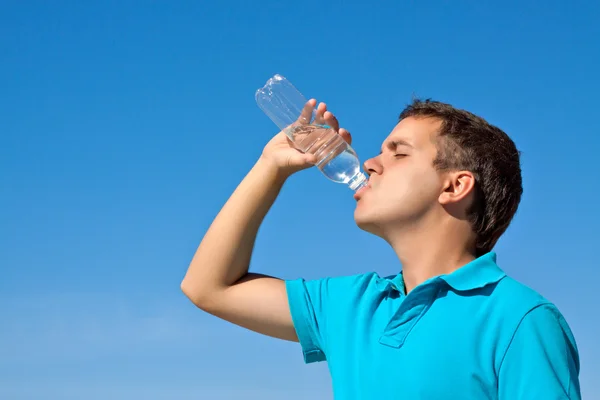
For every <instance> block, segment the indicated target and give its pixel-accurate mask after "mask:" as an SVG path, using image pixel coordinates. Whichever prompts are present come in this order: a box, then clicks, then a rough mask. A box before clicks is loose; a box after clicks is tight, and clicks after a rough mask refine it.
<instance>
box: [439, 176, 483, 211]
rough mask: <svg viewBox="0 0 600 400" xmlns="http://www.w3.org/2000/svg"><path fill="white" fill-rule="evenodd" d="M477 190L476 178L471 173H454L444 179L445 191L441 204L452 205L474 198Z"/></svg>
mask: <svg viewBox="0 0 600 400" xmlns="http://www.w3.org/2000/svg"><path fill="white" fill-rule="evenodd" d="M474 189H475V176H474V175H473V173H472V172H470V171H452V172H448V173H447V174H446V176H445V177H444V186H443V191H442V193H440V197H439V202H440V204H442V205H452V204H456V203H459V202H461V201H463V199H465V198H467V197H470V196H472V193H473V191H474Z"/></svg>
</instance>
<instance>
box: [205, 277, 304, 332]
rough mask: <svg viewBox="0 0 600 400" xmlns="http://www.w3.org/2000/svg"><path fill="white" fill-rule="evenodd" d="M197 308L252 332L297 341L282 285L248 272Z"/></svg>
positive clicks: (279, 281)
mask: <svg viewBox="0 0 600 400" xmlns="http://www.w3.org/2000/svg"><path fill="white" fill-rule="evenodd" d="M201 308H202V309H203V310H204V311H206V312H208V313H210V314H212V315H215V316H217V317H219V318H221V319H224V320H226V321H228V322H231V323H233V324H236V325H239V326H241V327H244V328H246V329H250V330H252V331H254V332H258V333H261V334H264V335H268V336H272V337H276V338H279V339H284V340H290V341H298V338H297V336H296V331H295V329H294V325H293V323H292V317H291V315H290V308H289V305H288V300H287V293H286V287H285V282H284V281H283V280H281V279H278V278H273V277H270V276H266V275H260V274H252V273H249V274H247V275H246V276H244V277H243V278H242V279H240V280H239V281H238V282H236V283H235V284H233V285H232V286H230V287H228V288H226V289H224V290H222V291H220V292H218V293H216V294H214V295H211V296H210V301H206V302H204V303H203V304H202V305H201Z"/></svg>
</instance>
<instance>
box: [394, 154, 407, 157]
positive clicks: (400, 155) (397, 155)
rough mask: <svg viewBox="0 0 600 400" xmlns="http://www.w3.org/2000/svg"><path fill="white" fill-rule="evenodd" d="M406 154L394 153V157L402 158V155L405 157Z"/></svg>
mask: <svg viewBox="0 0 600 400" xmlns="http://www.w3.org/2000/svg"><path fill="white" fill-rule="evenodd" d="M407 155H408V154H394V157H396V158H402V157H406V156H407Z"/></svg>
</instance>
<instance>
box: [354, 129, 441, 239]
mask: <svg viewBox="0 0 600 400" xmlns="http://www.w3.org/2000/svg"><path fill="white" fill-rule="evenodd" d="M440 127H441V121H439V120H437V119H433V118H413V117H409V118H406V119H404V120H402V121H400V123H398V125H396V127H395V128H394V130H393V131H392V132H391V134H390V135H389V136H388V137H387V138H386V140H385V141H384V142H383V145H382V148H381V154H379V155H378V156H377V157H374V158H371V159H369V160H367V161H366V162H365V170H366V171H367V173H368V174H369V175H370V178H369V184H368V186H367V188H365V189H362V190H360V191H358V192H357V193H356V195H355V198H356V199H357V205H356V210H355V212H354V218H355V221H356V223H357V225H358V226H359V227H360V228H361V229H364V230H366V231H368V232H371V233H374V234H376V235H378V236H386V233H387V232H388V231H389V229H390V228H393V227H394V226H407V225H410V224H414V223H415V222H418V221H420V220H421V219H422V217H423V216H425V215H426V214H428V213H429V212H430V211H431V210H433V209H435V208H436V207H439V203H438V198H439V196H440V194H441V193H442V190H443V189H442V188H443V184H442V174H441V173H440V172H439V171H438V170H436V168H435V167H434V165H433V161H434V159H435V157H436V155H437V147H436V138H437V136H438V132H439V129H440Z"/></svg>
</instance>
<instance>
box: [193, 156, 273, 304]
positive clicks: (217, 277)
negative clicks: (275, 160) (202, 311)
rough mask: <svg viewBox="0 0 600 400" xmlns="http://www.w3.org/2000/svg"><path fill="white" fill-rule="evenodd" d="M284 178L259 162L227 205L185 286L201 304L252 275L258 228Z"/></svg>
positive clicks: (208, 236)
mask: <svg viewBox="0 0 600 400" xmlns="http://www.w3.org/2000/svg"><path fill="white" fill-rule="evenodd" d="M283 182H284V179H282V178H281V177H280V176H278V174H277V170H276V169H275V168H272V167H270V166H269V165H268V164H267V163H266V162H265V161H263V160H259V161H258V162H257V163H256V164H255V165H254V167H253V168H252V169H251V170H250V172H249V173H248V174H247V175H246V177H245V178H244V179H243V180H242V182H241V183H240V184H239V186H238V187H237V188H236V190H235V191H234V192H233V194H232V195H231V197H230V198H229V200H228V201H227V202H226V203H225V205H224V206H223V208H222V209H221V211H220V212H219V214H218V215H217V217H216V218H215V220H214V221H213V223H212V224H211V226H210V228H209V229H208V231H207V233H206V235H205V236H204V238H203V239H202V242H201V243H200V245H199V246H198V249H197V250H196V253H195V255H194V257H193V259H192V262H191V263H190V266H189V268H188V271H187V273H186V276H185V278H184V280H183V282H182V284H181V287H182V290H183V292H184V293H185V294H186V296H188V297H189V298H190V299H191V300H192V301H193V302H194V303H196V304H197V305H200V303H202V302H203V301H204V300H208V298H209V297H210V296H213V295H214V294H216V293H217V292H219V291H223V290H225V289H227V288H228V287H230V286H231V285H233V284H234V283H236V282H237V281H238V280H240V279H241V278H242V277H244V276H245V275H246V274H247V273H248V267H249V264H250V258H251V256H252V250H253V247H254V242H255V240H256V234H257V232H258V229H259V227H260V225H261V223H262V221H263V219H264V218H265V216H266V214H267V213H268V211H269V209H270V208H271V206H272V205H273V202H274V201H275V199H276V198H277V195H278V194H279V192H280V190H281V187H282V185H283Z"/></svg>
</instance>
